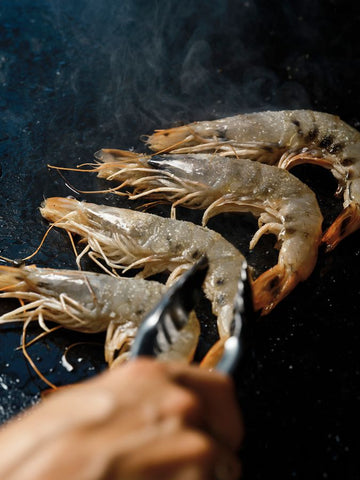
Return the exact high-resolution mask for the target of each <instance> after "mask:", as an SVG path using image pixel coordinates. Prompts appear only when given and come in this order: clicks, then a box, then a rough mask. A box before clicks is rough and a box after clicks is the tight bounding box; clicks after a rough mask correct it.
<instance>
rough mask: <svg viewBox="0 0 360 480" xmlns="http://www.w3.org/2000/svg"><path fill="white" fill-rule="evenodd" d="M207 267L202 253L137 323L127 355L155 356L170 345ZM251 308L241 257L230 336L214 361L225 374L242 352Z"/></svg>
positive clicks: (194, 300)
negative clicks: (138, 325)
mask: <svg viewBox="0 0 360 480" xmlns="http://www.w3.org/2000/svg"><path fill="white" fill-rule="evenodd" d="M207 271H208V260H207V258H206V256H203V257H202V258H201V259H200V260H199V261H198V262H197V263H195V264H194V265H193V266H192V267H191V268H190V269H189V270H188V271H187V272H186V273H185V274H183V275H182V276H181V277H180V279H179V280H178V281H177V282H176V283H175V284H174V285H173V286H172V287H171V288H170V289H169V290H168V291H167V292H166V294H165V295H164V296H163V297H162V299H161V300H160V302H159V303H158V305H157V306H156V307H155V308H154V309H153V310H152V311H151V312H150V313H149V314H148V315H147V316H146V318H145V319H144V321H143V322H142V324H141V325H140V327H139V330H138V333H137V336H136V338H135V340H134V343H133V346H132V348H131V351H130V358H135V357H138V356H143V355H145V356H157V355H159V354H160V353H163V352H165V351H168V350H169V349H170V348H171V346H172V345H173V344H174V343H175V342H176V339H177V338H178V337H179V336H180V335H181V331H182V329H183V328H184V326H185V325H186V324H187V322H188V319H189V314H190V312H191V311H192V310H193V309H194V307H195V305H196V303H197V302H198V301H199V299H200V295H201V286H202V284H203V282H204V279H205V276H206V273H207ZM252 310H253V307H252V298H251V288H250V284H249V279H248V268H247V263H246V262H245V261H244V263H243V265H242V268H241V271H240V272H239V281H238V288H237V294H236V297H235V301H234V315H233V319H232V323H231V325H230V336H229V338H228V339H227V340H226V341H225V343H224V347H223V352H222V356H221V358H220V359H219V361H218V362H217V364H216V365H215V368H216V370H219V371H221V372H224V373H228V374H231V373H233V371H234V370H235V368H236V366H237V364H238V362H239V359H240V357H241V356H242V354H243V350H244V333H243V332H244V331H245V330H246V326H247V324H248V323H249V318H250V316H251V314H252ZM245 343H246V342H245Z"/></svg>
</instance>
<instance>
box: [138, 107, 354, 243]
mask: <svg viewBox="0 0 360 480" xmlns="http://www.w3.org/2000/svg"><path fill="white" fill-rule="evenodd" d="M147 143H148V145H149V147H150V148H151V149H152V150H154V151H161V152H170V151H172V152H173V153H195V152H216V153H217V154H219V155H221V156H235V157H237V158H249V159H252V160H257V161H260V162H263V163H267V164H270V165H277V166H279V167H281V168H285V169H290V168H292V167H294V166H295V165H299V164H302V163H312V164H315V165H319V166H322V167H325V168H327V169H329V170H330V171H331V172H332V174H333V175H334V177H335V178H336V180H337V181H338V183H339V187H338V190H337V195H343V206H344V210H343V211H342V213H341V214H340V215H339V216H338V218H337V219H336V220H335V221H334V223H333V224H332V225H331V226H330V227H329V229H328V230H327V231H326V233H325V234H324V236H323V239H322V241H323V243H325V244H326V246H327V250H332V249H333V248H334V247H335V246H336V245H337V244H338V243H339V242H340V241H341V240H342V239H343V238H345V237H346V236H348V235H349V234H351V233H352V232H354V231H355V230H357V229H358V228H360V132H358V131H357V130H356V129H355V128H353V127H351V126H349V125H348V124H346V123H345V122H344V121H342V120H341V119H340V118H339V117H338V116H335V115H331V114H328V113H322V112H314V111H311V110H284V111H265V112H257V113H248V114H242V115H235V116H232V117H227V118H221V119H218V120H211V121H203V122H194V123H190V124H188V125H184V126H182V127H178V128H170V129H167V130H157V131H156V132H155V133H154V134H153V135H150V136H149V138H148V141H147Z"/></svg>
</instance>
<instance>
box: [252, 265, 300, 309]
mask: <svg viewBox="0 0 360 480" xmlns="http://www.w3.org/2000/svg"><path fill="white" fill-rule="evenodd" d="M298 283H299V278H298V276H297V275H296V274H294V273H290V274H289V272H288V270H287V269H286V268H285V266H283V265H281V264H277V265H275V266H274V267H272V268H270V269H269V270H267V271H266V272H264V273H263V274H262V275H260V277H258V278H257V279H256V280H255V281H254V282H253V298H254V309H255V310H256V311H259V310H261V315H267V314H268V313H270V312H271V310H273V308H274V307H275V306H276V305H277V304H278V303H279V302H280V301H281V300H282V299H283V298H284V297H286V296H287V295H288V294H289V293H290V292H291V290H293V289H294V288H295V286H296V285H297V284H298Z"/></svg>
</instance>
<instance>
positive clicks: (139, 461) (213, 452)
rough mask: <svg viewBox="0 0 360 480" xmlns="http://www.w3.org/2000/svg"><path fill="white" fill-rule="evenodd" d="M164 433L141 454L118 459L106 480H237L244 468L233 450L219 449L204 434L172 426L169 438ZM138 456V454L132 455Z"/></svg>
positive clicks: (130, 453)
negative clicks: (125, 479)
mask: <svg viewBox="0 0 360 480" xmlns="http://www.w3.org/2000/svg"><path fill="white" fill-rule="evenodd" d="M165 424H166V422H164V424H163V425H162V429H161V430H160V429H159V430H158V431H157V432H156V436H155V437H154V438H152V439H151V441H150V442H149V441H146V444H145V445H143V448H142V449H141V452H139V451H134V452H129V453H128V454H127V455H125V456H121V458H119V457H117V458H116V459H115V460H114V461H113V463H112V468H111V469H110V471H109V473H108V476H107V477H106V479H111V480H116V479H123V478H127V479H128V480H132V478H133V477H132V476H131V475H132V474H133V473H134V472H136V474H137V475H138V476H136V478H146V479H147V480H155V479H156V480H161V479H163V480H169V479H171V480H176V479H179V480H180V479H186V480H210V479H213V478H216V480H237V479H238V478H239V475H240V464H239V461H238V460H237V458H236V457H235V456H234V454H233V453H231V452H230V451H229V450H226V449H224V448H223V447H222V446H220V445H218V444H217V442H216V441H215V440H214V439H212V438H211V437H210V436H209V435H207V434H205V433H202V432H200V431H195V430H192V429H184V428H173V427H172V426H170V428H169V430H170V431H169V432H168V434H166V433H165V431H164V429H165V428H167V426H166V425H165ZM132 453H134V454H132Z"/></svg>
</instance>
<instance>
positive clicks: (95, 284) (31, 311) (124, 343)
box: [0, 266, 200, 365]
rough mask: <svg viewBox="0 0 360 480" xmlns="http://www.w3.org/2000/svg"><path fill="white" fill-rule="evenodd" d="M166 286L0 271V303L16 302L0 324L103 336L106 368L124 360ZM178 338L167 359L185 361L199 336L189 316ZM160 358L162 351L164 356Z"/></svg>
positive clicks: (67, 273)
mask: <svg viewBox="0 0 360 480" xmlns="http://www.w3.org/2000/svg"><path fill="white" fill-rule="evenodd" d="M165 291H166V286H165V285H163V284H161V283H159V282H156V281H150V280H143V279H139V278H115V277H111V276H109V275H105V274H99V273H95V272H83V271H77V270H55V269H51V268H36V267H33V266H30V267H21V268H14V267H7V266H0V298H17V299H19V300H20V301H21V302H22V305H21V306H19V307H18V308H16V309H14V310H12V311H9V312H8V313H5V314H3V315H2V316H0V324H4V323H9V322H24V324H25V323H27V322H30V321H36V320H37V321H38V322H39V324H40V326H41V327H42V328H43V329H44V330H45V331H48V330H49V328H48V326H47V325H46V323H45V322H46V321H51V322H55V323H57V324H59V325H62V326H63V327H65V328H67V329H70V330H76V331H79V332H83V333H98V332H105V331H106V332H107V333H106V340H105V360H106V361H107V363H108V364H109V365H112V364H113V362H115V361H116V363H119V362H121V361H123V360H125V359H126V358H127V356H128V351H129V349H130V347H131V345H132V342H133V340H134V338H135V335H136V332H137V329H138V326H139V325H140V323H141V321H142V320H143V318H144V317H145V315H146V314H147V313H148V312H149V311H150V310H151V309H152V308H153V307H154V306H155V305H156V304H157V303H158V302H159V301H160V298H161V297H162V295H163V294H164V293H165ZM183 330H184V334H183V335H182V337H181V339H176V342H174V345H173V346H172V349H171V351H169V352H168V353H167V358H168V359H169V358H172V359H176V360H182V361H189V360H191V358H192V356H193V354H194V352H195V349H196V346H197V343H198V337H199V333H200V326H199V322H198V320H197V318H196V316H195V314H194V313H191V315H190V318H189V322H188V324H187V325H186V327H184V329H183ZM164 355H165V352H164Z"/></svg>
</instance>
